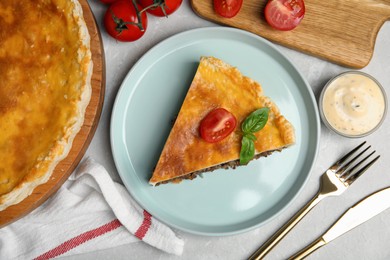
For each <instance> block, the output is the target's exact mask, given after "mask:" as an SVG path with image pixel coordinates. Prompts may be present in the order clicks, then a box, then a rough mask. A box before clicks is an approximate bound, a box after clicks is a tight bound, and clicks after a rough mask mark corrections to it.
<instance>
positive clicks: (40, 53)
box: [0, 0, 92, 210]
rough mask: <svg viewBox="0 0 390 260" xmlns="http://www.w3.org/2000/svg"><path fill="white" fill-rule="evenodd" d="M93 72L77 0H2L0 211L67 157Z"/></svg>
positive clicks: (30, 191) (0, 40) (82, 113)
mask: <svg viewBox="0 0 390 260" xmlns="http://www.w3.org/2000/svg"><path fill="white" fill-rule="evenodd" d="M91 75H92V60H91V52H90V37H89V34H88V29H87V26H86V23H85V21H84V18H83V13H82V8H81V5H80V3H79V2H77V0H24V1H15V0H1V1H0V78H1V81H2V82H1V86H0V162H1V163H0V210H3V209H5V208H7V207H8V206H10V205H13V204H16V203H18V202H20V201H21V200H23V199H24V198H26V197H27V196H28V195H29V194H31V193H32V191H33V190H34V188H35V187H36V186H38V185H39V184H42V183H44V182H46V181H47V180H48V179H49V178H50V176H51V173H52V172H53V170H54V168H55V166H56V165H57V164H58V163H59V162H60V161H61V160H62V159H63V158H65V157H66V156H67V154H68V152H69V150H70V148H71V146H72V141H73V139H74V137H75V136H76V134H77V133H78V131H79V130H80V128H81V126H82V124H83V121H84V113H85V110H86V107H87V105H88V103H89V100H90V97H91V90H92V89H91Z"/></svg>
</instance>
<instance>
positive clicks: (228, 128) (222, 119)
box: [199, 108, 237, 143]
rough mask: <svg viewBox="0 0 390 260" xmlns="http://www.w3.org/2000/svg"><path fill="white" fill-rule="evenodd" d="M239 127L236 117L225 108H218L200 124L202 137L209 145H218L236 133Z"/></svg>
mask: <svg viewBox="0 0 390 260" xmlns="http://www.w3.org/2000/svg"><path fill="white" fill-rule="evenodd" d="M236 125H237V120H236V118H235V116H234V115H233V114H232V113H230V112H229V111H227V110H226V109H224V108H216V109H214V110H212V111H211V112H210V113H208V114H207V115H206V117H205V118H203V120H202V121H201V122H200V127H199V132H200V136H201V137H202V138H203V139H204V140H205V141H206V142H209V143H216V142H218V141H221V140H222V139H224V138H225V137H227V136H228V135H229V134H230V133H231V132H233V131H234V129H235V128H236Z"/></svg>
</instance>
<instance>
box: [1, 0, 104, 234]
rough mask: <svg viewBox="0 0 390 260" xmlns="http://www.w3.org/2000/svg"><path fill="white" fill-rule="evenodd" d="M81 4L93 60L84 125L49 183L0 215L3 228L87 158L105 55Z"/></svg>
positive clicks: (84, 4)
mask: <svg viewBox="0 0 390 260" xmlns="http://www.w3.org/2000/svg"><path fill="white" fill-rule="evenodd" d="M79 1H80V3H81V5H82V7H83V12H84V19H85V21H86V23H87V26H88V30H89V34H90V36H91V52H92V60H93V73H92V96H91V101H90V103H89V105H88V107H87V110H86V114H85V120H84V124H83V126H82V128H81V130H80V132H79V133H78V134H77V136H76V137H75V139H74V141H73V146H72V149H71V150H70V152H69V155H68V156H67V157H66V158H65V159H64V160H63V161H61V162H60V163H59V164H58V165H57V167H56V168H55V170H54V172H53V174H52V176H51V178H50V179H49V181H48V182H47V183H45V184H42V185H40V186H38V187H37V188H35V190H34V191H33V193H32V194H31V195H30V196H28V197H27V198H26V199H24V200H23V201H22V202H20V203H19V204H16V205H13V206H10V207H8V208H6V209H5V210H3V211H0V228H1V227H3V226H5V225H7V224H10V223H12V222H13V221H15V220H17V219H19V218H21V217H23V216H25V215H26V214H28V213H30V212H31V211H32V210H34V209H35V208H37V207H38V206H39V205H41V204H42V203H43V202H45V201H46V200H47V199H48V198H49V197H50V196H51V195H52V194H53V193H55V192H56V191H57V190H58V189H59V188H60V187H61V185H62V184H63V183H64V182H65V181H66V180H67V179H68V177H69V175H70V174H71V173H72V172H73V170H74V169H75V168H76V166H77V165H78V163H79V162H80V160H81V158H82V157H83V156H84V153H85V151H86V150H87V148H88V145H89V144H90V142H91V140H92V137H93V135H94V133H95V130H96V127H97V125H98V122H99V119H100V114H101V111H102V107H103V100H104V92H105V64H104V52H103V47H102V40H101V38H100V33H99V29H98V27H97V25H96V22H95V18H94V16H93V14H92V11H91V9H90V7H89V5H88V2H87V0H79Z"/></svg>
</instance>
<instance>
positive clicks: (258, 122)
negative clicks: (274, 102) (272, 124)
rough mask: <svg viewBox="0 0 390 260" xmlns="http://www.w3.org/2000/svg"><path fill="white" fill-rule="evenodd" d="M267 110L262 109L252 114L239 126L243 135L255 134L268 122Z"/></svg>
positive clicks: (265, 108)
mask: <svg viewBox="0 0 390 260" xmlns="http://www.w3.org/2000/svg"><path fill="white" fill-rule="evenodd" d="M268 114H269V108H268V107H263V108H260V109H257V110H256V111H254V112H252V113H251V114H250V115H249V116H248V117H247V118H245V120H244V122H243V123H242V125H241V130H242V131H243V132H244V133H246V134H247V133H256V132H258V131H260V130H261V129H262V128H263V127H264V126H265V124H267V121H268Z"/></svg>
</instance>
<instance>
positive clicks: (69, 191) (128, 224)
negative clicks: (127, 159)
mask: <svg viewBox="0 0 390 260" xmlns="http://www.w3.org/2000/svg"><path fill="white" fill-rule="evenodd" d="M140 240H142V241H144V242H145V243H148V244H149V245H151V246H153V247H156V248H159V249H161V250H163V251H165V252H167V253H171V254H176V255H181V254H182V252H183V247H184V242H183V240H182V239H180V238H178V237H177V235H176V234H175V233H174V232H173V231H172V230H171V229H170V228H169V227H167V226H166V225H164V224H163V223H161V222H159V221H158V220H156V219H155V218H153V216H151V215H150V214H149V213H148V212H147V211H145V210H143V209H142V208H141V207H140V206H139V205H138V204H137V203H136V202H135V201H134V200H133V199H132V198H131V196H130V195H129V193H128V192H127V190H126V189H125V188H124V187H123V186H122V185H121V184H119V183H116V182H114V181H113V180H112V179H111V177H110V175H109V174H108V172H107V171H106V169H105V168H104V167H103V166H101V165H100V164H98V163H96V162H95V161H94V160H92V159H90V158H87V159H86V160H84V161H83V162H82V163H81V165H80V166H79V168H78V169H77V170H76V172H75V173H73V174H72V176H71V177H70V178H69V180H67V182H66V183H65V184H64V185H63V186H62V187H61V188H60V189H59V190H58V191H57V193H56V194H55V195H53V196H52V197H51V198H50V199H49V200H47V201H46V202H45V203H44V204H42V205H41V206H40V207H38V208H37V209H35V210H34V211H33V212H31V213H30V214H28V215H27V216H25V217H24V218H22V219H20V220H18V221H16V222H14V223H12V224H10V225H8V226H6V227H4V228H2V229H0V259H50V258H54V257H57V256H69V255H74V254H82V253H87V252H92V251H97V250H102V249H107V248H113V247H117V246H120V245H124V244H128V243H133V242H136V241H140Z"/></svg>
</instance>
